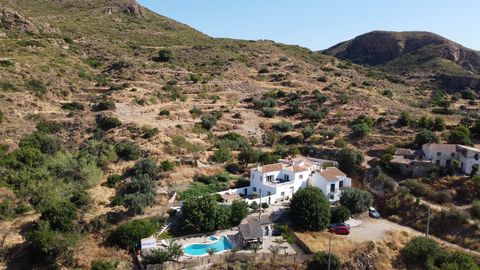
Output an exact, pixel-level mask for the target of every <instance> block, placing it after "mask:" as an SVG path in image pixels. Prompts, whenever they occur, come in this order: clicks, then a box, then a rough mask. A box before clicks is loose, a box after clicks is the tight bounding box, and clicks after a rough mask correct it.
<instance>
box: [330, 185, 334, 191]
mask: <svg viewBox="0 0 480 270" xmlns="http://www.w3.org/2000/svg"><path fill="white" fill-rule="evenodd" d="M330 192H335V184H330Z"/></svg>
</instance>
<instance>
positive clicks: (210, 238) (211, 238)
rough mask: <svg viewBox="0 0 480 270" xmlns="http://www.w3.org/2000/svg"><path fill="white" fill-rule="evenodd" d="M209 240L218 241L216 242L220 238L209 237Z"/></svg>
mask: <svg viewBox="0 0 480 270" xmlns="http://www.w3.org/2000/svg"><path fill="white" fill-rule="evenodd" d="M208 240H209V241H216V240H218V237H216V236H213V235H212V236H209V237H208Z"/></svg>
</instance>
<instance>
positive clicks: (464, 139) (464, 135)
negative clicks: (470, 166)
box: [448, 125, 473, 145]
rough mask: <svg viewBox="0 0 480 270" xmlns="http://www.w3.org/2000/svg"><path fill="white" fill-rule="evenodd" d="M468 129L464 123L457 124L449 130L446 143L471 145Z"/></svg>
mask: <svg viewBox="0 0 480 270" xmlns="http://www.w3.org/2000/svg"><path fill="white" fill-rule="evenodd" d="M471 136H472V135H471V132H470V129H469V128H468V127H466V126H464V125H458V126H457V127H455V129H454V130H452V131H450V134H449V136H448V143H452V144H463V145H473V143H472V139H471Z"/></svg>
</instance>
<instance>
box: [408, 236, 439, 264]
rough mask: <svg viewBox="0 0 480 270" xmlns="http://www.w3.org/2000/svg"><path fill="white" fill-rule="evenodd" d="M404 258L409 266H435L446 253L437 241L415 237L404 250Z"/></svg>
mask: <svg viewBox="0 0 480 270" xmlns="http://www.w3.org/2000/svg"><path fill="white" fill-rule="evenodd" d="M401 253H402V257H403V259H404V261H405V262H406V263H407V264H408V265H418V266H422V267H425V266H426V265H427V264H433V263H434V261H435V259H436V258H438V257H439V256H441V255H443V253H444V251H443V250H442V248H441V247H440V246H439V245H438V244H437V242H435V240H433V239H430V238H426V237H415V238H413V239H412V240H410V242H408V244H407V245H406V246H405V247H404V248H403V250H402V252H401Z"/></svg>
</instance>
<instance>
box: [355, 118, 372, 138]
mask: <svg viewBox="0 0 480 270" xmlns="http://www.w3.org/2000/svg"><path fill="white" fill-rule="evenodd" d="M374 123H375V121H374V120H373V118H371V117H368V116H365V115H361V116H359V117H358V118H357V119H356V120H355V121H353V123H352V135H353V136H354V137H359V138H363V137H365V136H367V135H368V134H369V133H370V132H372V129H373V125H374Z"/></svg>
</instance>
